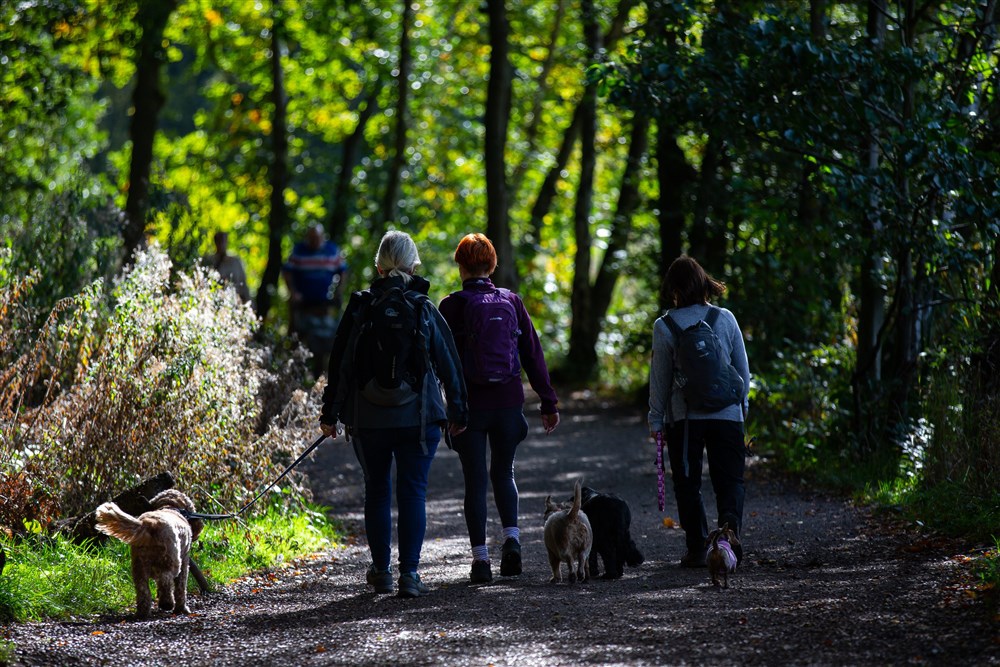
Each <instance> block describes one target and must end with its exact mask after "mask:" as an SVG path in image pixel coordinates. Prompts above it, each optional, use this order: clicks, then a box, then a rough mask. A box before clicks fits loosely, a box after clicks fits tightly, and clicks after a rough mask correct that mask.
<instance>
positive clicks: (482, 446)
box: [452, 407, 528, 547]
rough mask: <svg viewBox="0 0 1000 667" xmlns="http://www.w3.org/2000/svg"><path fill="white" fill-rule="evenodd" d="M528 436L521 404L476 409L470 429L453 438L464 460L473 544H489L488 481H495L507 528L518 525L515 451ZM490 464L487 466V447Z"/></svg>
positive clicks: (499, 508) (467, 513) (467, 514)
mask: <svg viewBox="0 0 1000 667" xmlns="http://www.w3.org/2000/svg"><path fill="white" fill-rule="evenodd" d="M527 435H528V422H527V420H525V418H524V413H523V412H522V410H521V408H520V407H516V408H502V409H498V410H474V411H473V412H472V414H471V415H469V428H467V429H466V430H465V431H464V432H463V433H462V434H461V435H459V436H456V437H455V438H453V440H452V446H453V447H454V448H455V451H456V452H458V457H459V459H461V461H462V475H463V476H464V477H465V525H466V528H468V530H469V542H471V544H472V546H473V547H478V546H481V545H484V544H486V493H487V491H488V490H489V489H488V487H487V484H488V483H489V482H492V483H493V498H494V500H495V501H496V504H497V511H498V512H499V514H500V524H501V525H502V526H503V527H504V528H514V527H516V526H517V504H518V496H517V485H516V484H515V483H514V454H515V453H516V451H517V446H518V444H520V443H521V441H522V440H524V439H525V437H527ZM487 444H488V445H489V450H490V467H489V471H488V472H487V469H486V447H487Z"/></svg>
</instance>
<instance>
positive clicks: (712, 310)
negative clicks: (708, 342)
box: [704, 305, 722, 329]
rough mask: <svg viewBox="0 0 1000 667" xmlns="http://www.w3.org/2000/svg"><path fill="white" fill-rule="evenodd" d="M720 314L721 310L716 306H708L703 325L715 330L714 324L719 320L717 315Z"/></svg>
mask: <svg viewBox="0 0 1000 667" xmlns="http://www.w3.org/2000/svg"><path fill="white" fill-rule="evenodd" d="M721 312H722V309H721V308H718V307H716V306H711V305H710V306H709V307H708V314H707V315H705V320H704V321H705V324H707V325H708V326H710V327H711V328H712V329H714V328H715V322H716V320H718V319H719V313H721Z"/></svg>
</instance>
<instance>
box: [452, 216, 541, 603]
mask: <svg viewBox="0 0 1000 667" xmlns="http://www.w3.org/2000/svg"><path fill="white" fill-rule="evenodd" d="M455 262H456V263H457V264H458V272H459V275H460V276H461V278H462V289H461V290H459V291H458V292H453V293H452V294H450V295H448V296H446V297H445V298H444V300H443V301H442V302H441V305H440V308H441V315H443V316H444V319H445V321H446V322H448V326H449V327H450V328H451V330H452V333H454V335H455V343H456V345H457V346H458V349H459V351H460V353H461V354H462V372H463V375H464V376H465V383H466V386H467V387H468V390H469V428H468V430H467V431H465V432H464V433H462V434H461V435H459V436H457V437H455V438H454V439H453V447H454V449H455V451H456V452H458V455H459V458H461V460H462V474H463V476H464V478H465V523H466V527H467V528H468V530H469V541H470V542H471V545H472V570H471V572H470V575H469V578H470V579H471V581H472V583H488V582H490V581H492V580H493V571H492V567H491V565H490V552H489V549H488V548H487V546H486V510H487V506H486V494H487V491H488V486H489V484H490V483H491V482H492V485H493V498H494V500H495V501H496V506H497V511H498V512H499V514H500V523H501V525H502V528H503V545H502V546H501V549H500V575H501V576H504V577H509V576H515V575H518V574H521V541H520V530H519V528H518V525H517V513H518V494H517V485H516V484H515V483H514V454H515V452H516V451H517V446H518V444H519V443H520V442H521V441H522V440H524V438H525V437H527V435H528V423H527V421H525V418H524V388H523V386H522V384H521V369H524V372H525V374H526V375H527V376H528V382H529V383H531V388H532V389H534V390H535V393H537V394H538V397H539V398H540V399H541V417H542V427H543V428H544V429H545V432H546V433H551V432H552V430H553V429H554V428H555V427H556V426H557V425H558V424H559V410H558V409H557V408H556V404H557V403H558V402H559V401H558V399H557V398H556V392H555V390H554V389H553V388H552V383H551V382H550V381H549V371H548V368H547V367H546V365H545V357H544V356H543V354H542V346H541V344H540V343H539V341H538V334H536V333H535V327H534V326H533V325H532V323H531V319H530V318H529V317H528V311H527V310H526V309H525V307H524V303H523V302H522V301H521V298H520V297H519V296H518V295H517V294H514V293H513V292H511V291H509V290H505V289H499V288H497V287H495V286H494V285H493V282H492V281H490V276H491V275H492V274H493V271H494V270H496V268H497V253H496V250H495V249H494V247H493V244H492V243H491V242H490V240H489V239H488V238H487V237H486V236H484V235H483V234H467V235H466V236H465V237H463V238H462V240H461V241H460V242H459V244H458V248H457V249H456V250H455ZM487 449H488V450H489V454H488V456H489V469H488V470H487V467H486V462H487Z"/></svg>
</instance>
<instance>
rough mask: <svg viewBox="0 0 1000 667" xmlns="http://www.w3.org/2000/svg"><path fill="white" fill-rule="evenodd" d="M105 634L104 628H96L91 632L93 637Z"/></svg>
mask: <svg viewBox="0 0 1000 667" xmlns="http://www.w3.org/2000/svg"><path fill="white" fill-rule="evenodd" d="M103 634H104V632H103V631H102V630H94V631H93V632H91V633H90V635H91V636H92V637H96V636H97V635H103Z"/></svg>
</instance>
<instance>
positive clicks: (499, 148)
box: [485, 0, 517, 290]
mask: <svg viewBox="0 0 1000 667" xmlns="http://www.w3.org/2000/svg"><path fill="white" fill-rule="evenodd" d="M486 8H487V12H488V14H489V21H490V81H489V85H488V87H487V93H486V114H485V125H486V142H485V160H486V235H487V236H488V237H489V238H490V240H491V241H492V242H493V246H494V247H495V248H496V251H497V269H496V273H494V274H493V281H494V282H495V283H496V284H497V285H502V286H504V287H507V288H510V289H515V290H516V289H517V264H516V262H515V260H514V246H513V244H512V243H511V238H510V220H509V217H508V208H507V160H506V156H505V151H506V148H507V125H508V123H509V120H510V94H511V88H510V86H511V71H510V62H509V53H508V49H509V44H508V37H507V33H508V29H509V27H508V24H507V8H506V3H505V2H504V0H487V3H486Z"/></svg>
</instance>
